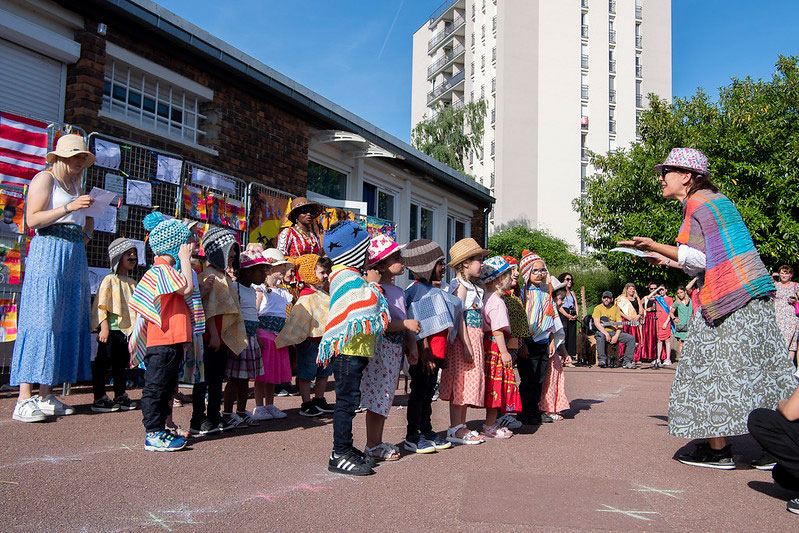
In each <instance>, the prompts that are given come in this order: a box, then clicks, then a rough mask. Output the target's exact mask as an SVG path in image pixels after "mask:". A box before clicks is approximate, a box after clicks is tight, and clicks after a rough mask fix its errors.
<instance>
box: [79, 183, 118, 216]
mask: <svg viewBox="0 0 799 533" xmlns="http://www.w3.org/2000/svg"><path fill="white" fill-rule="evenodd" d="M89 196H91V197H92V198H94V203H93V204H92V205H91V206H89V207H87V208H86V209H84V210H83V214H84V215H86V216H87V217H93V218H100V217H102V216H103V213H105V211H106V210H107V209H108V206H109V205H111V202H112V201H114V198H116V196H117V195H116V194H114V193H113V192H111V191H106V190H105V189H101V188H99V187H95V188H93V189H92V190H91V192H89Z"/></svg>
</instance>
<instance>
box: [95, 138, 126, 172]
mask: <svg viewBox="0 0 799 533" xmlns="http://www.w3.org/2000/svg"><path fill="white" fill-rule="evenodd" d="M94 157H95V158H96V159H97V162H96V163H95V164H96V165H97V166H100V167H105V168H113V169H118V168H119V162H120V160H121V159H122V155H121V153H120V149H119V145H118V144H116V143H112V142H110V141H104V140H102V139H95V140H94Z"/></svg>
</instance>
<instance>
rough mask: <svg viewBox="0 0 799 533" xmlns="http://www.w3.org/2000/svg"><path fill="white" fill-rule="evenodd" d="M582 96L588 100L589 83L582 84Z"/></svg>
mask: <svg viewBox="0 0 799 533" xmlns="http://www.w3.org/2000/svg"><path fill="white" fill-rule="evenodd" d="M580 98H582V99H583V100H588V85H581V86H580Z"/></svg>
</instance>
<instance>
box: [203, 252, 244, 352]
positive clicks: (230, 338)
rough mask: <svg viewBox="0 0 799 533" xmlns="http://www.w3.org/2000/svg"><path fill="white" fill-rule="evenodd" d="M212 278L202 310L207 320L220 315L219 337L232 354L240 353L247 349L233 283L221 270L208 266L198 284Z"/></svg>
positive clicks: (239, 307) (236, 292) (237, 297)
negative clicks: (203, 309)
mask: <svg viewBox="0 0 799 533" xmlns="http://www.w3.org/2000/svg"><path fill="white" fill-rule="evenodd" d="M208 278H213V280H214V281H213V284H212V285H211V290H210V291H209V292H208V294H206V295H205V297H204V298H203V308H205V316H206V318H207V319H208V320H211V318H213V317H215V316H218V315H222V326H221V327H220V331H219V337H220V338H221V339H222V342H223V343H224V344H225V346H227V347H228V348H230V351H231V352H233V353H241V352H242V350H244V348H246V347H247V331H246V330H245V329H244V319H243V318H242V317H241V306H240V304H239V295H238V291H237V290H236V288H235V286H234V285H233V282H232V281H231V280H230V278H229V277H228V276H227V274H225V273H224V272H223V271H222V270H219V269H218V268H216V267H214V266H213V265H209V266H207V267H205V270H203V271H202V274H200V283H201V284H202V283H204V282H205V280H206V279H208Z"/></svg>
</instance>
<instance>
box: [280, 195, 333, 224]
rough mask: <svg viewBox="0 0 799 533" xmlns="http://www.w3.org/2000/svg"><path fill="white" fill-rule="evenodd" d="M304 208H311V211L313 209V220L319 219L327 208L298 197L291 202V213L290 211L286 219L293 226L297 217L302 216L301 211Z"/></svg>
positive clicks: (303, 197)
mask: <svg viewBox="0 0 799 533" xmlns="http://www.w3.org/2000/svg"><path fill="white" fill-rule="evenodd" d="M303 207H306V208H308V207H310V208H311V209H313V211H312V212H311V214H312V215H313V218H316V217H318V216H319V215H321V214H322V211H324V210H325V207H324V206H323V205H322V204H317V203H316V202H312V201H310V200H309V199H308V198H306V197H305V196H298V197H296V198H295V199H294V200H292V201H291V211H289V212H288V214H287V215H286V218H287V219H288V220H289V222H291V223H292V224H293V223H295V222H296V221H297V216H299V214H300V213H299V211H300V209H301V208H303Z"/></svg>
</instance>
